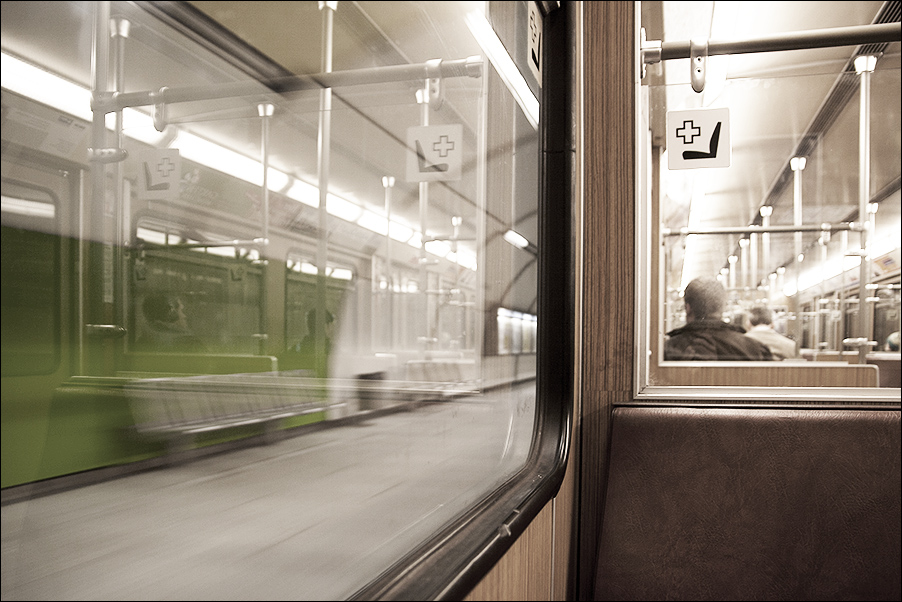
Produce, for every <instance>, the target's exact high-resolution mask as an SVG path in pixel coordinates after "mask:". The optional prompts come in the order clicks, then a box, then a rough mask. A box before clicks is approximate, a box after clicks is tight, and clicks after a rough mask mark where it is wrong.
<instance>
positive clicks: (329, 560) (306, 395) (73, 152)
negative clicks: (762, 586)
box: [2, 2, 540, 600]
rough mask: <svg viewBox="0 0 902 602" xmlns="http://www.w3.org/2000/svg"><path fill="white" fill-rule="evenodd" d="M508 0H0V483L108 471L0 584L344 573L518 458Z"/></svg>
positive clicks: (522, 388)
mask: <svg viewBox="0 0 902 602" xmlns="http://www.w3.org/2000/svg"><path fill="white" fill-rule="evenodd" d="M527 4H530V6H531V3H498V6H499V9H498V10H500V14H495V15H493V14H492V12H491V11H489V10H488V5H487V3H483V2H338V3H335V2H290V3H289V2H285V3H253V2H247V3H232V2H225V3H220V2H191V3H187V2H185V3H182V2H137V3H136V2H59V3H52V5H51V4H46V3H29V2H4V3H3V19H2V28H3V68H2V74H3V91H2V93H3V291H4V292H3V376H4V381H3V454H2V457H3V488H4V492H5V493H6V491H7V490H9V491H14V490H16V489H18V490H20V491H21V490H23V488H26V489H25V491H31V490H32V489H31V487H32V486H34V485H35V484H42V485H44V484H46V485H48V486H49V484H52V483H53V482H54V480H55V479H57V478H58V477H73V478H74V477H75V476H78V477H79V478H81V479H83V480H82V481H79V483H83V482H84V479H88V480H90V479H94V478H97V479H98V480H101V479H100V478H99V477H95V476H92V475H97V474H98V472H97V471H101V473H100V474H102V475H109V474H110V471H115V476H122V475H127V476H125V477H124V478H122V479H116V480H106V479H102V482H97V483H95V484H94V485H93V488H92V489H91V491H90V493H89V494H85V493H84V492H83V491H82V493H78V492H75V493H72V495H69V496H59V497H55V496H41V497H36V498H34V499H26V501H24V502H22V504H23V505H22V506H19V507H18V509H22V510H23V512H21V514H20V513H18V509H12V510H11V511H10V512H9V513H8V512H7V509H8V507H7V506H6V505H4V523H3V524H4V528H3V537H4V550H6V549H15V550H16V554H14V555H11V556H10V558H9V559H8V558H7V554H6V552H4V561H3V588H4V589H3V591H4V599H6V597H7V594H10V596H11V597H14V598H33V597H57V598H59V597H78V598H116V599H119V598H122V597H123V596H125V597H129V596H132V597H133V596H134V590H133V589H130V588H132V587H133V586H134V584H135V579H136V578H139V579H140V584H141V587H142V589H141V590H140V591H141V595H142V596H147V597H151V598H154V599H168V598H173V597H178V598H179V599H183V598H184V599H192V598H220V599H222V598H230V599H234V598H257V599H280V598H281V599H291V598H298V597H300V598H305V599H323V600H334V599H343V598H347V597H350V596H352V595H353V594H354V593H355V592H357V591H359V590H360V589H361V588H363V587H365V586H366V585H367V584H369V583H371V582H372V581H373V580H374V579H376V578H377V577H379V576H381V575H384V574H385V572H386V571H388V570H389V569H390V568H392V567H397V566H398V565H397V563H398V562H399V561H401V560H402V559H404V558H405V557H406V556H407V555H408V554H411V553H412V552H413V551H417V550H419V549H420V546H422V545H423V543H424V542H426V541H428V540H429V539H430V538H432V537H435V536H437V534H438V533H440V532H442V530H443V529H447V528H449V527H448V526H449V525H451V524H452V523H453V521H456V520H458V519H460V518H461V517H463V516H470V515H468V514H467V513H468V512H470V511H471V510H472V508H474V507H475V506H476V505H477V504H478V503H480V502H482V501H483V500H485V499H486V498H487V497H488V496H490V495H491V494H492V493H493V492H496V491H497V490H498V489H499V488H500V487H501V486H502V485H503V484H505V483H507V482H508V481H509V480H510V479H511V478H512V476H514V475H516V474H517V473H518V471H521V470H522V469H523V467H524V466H525V465H526V462H527V458H528V453H529V451H530V449H531V446H532V443H533V437H534V434H535V432H536V429H534V422H535V421H536V418H535V417H536V408H537V406H538V404H537V402H536V353H537V344H536V340H535V338H536V332H537V330H536V324H537V322H538V320H539V319H540V316H539V309H538V308H537V306H536V299H537V296H538V269H537V248H538V247H537V245H539V244H540V243H539V240H538V234H539V231H540V228H539V225H538V220H539V217H538V216H539V213H538V198H539V173H538V170H539V135H538V106H539V103H538V100H537V93H538V84H537V82H536V80H535V77H534V76H533V75H532V74H531V72H530V71H529V69H525V68H523V67H524V66H525V55H524V56H523V57H520V56H509V55H508V51H507V50H506V49H505V45H504V44H502V43H501V41H500V40H499V39H498V34H496V33H495V32H496V30H499V31H504V32H506V33H505V34H504V36H507V37H508V39H507V40H506V42H507V43H508V44H507V46H508V47H510V48H516V47H517V46H516V45H512V44H511V41H512V40H515V39H517V40H519V39H520V38H519V33H516V34H515V33H512V32H522V33H523V36H522V38H523V40H525V39H526V37H525V36H526V32H528V31H529V28H528V25H529V14H528V9H529V6H527ZM493 21H497V22H500V23H501V24H502V25H503V27H501V28H500V29H499V27H498V26H497V24H495V27H493ZM516 63H520V64H521V68H520V69H517V67H516V66H515V64H516ZM35 166H40V167H41V170H42V171H38V170H37V168H36V167H35ZM44 172H47V173H52V174H54V176H53V177H54V178H57V179H60V178H63V176H61V175H59V174H65V180H66V181H67V182H72V183H73V184H72V191H71V192H72V194H71V195H67V196H66V197H65V198H62V197H60V198H59V199H57V198H56V197H55V196H51V195H50V194H49V193H46V192H41V194H40V195H38V194H37V192H34V191H38V192H40V191H43V190H45V189H48V184H47V181H45V180H47V179H48V178H46V177H45V176H43V175H40V174H43V173H44ZM34 174H38V175H34ZM510 233H515V234H516V235H517V237H516V238H515V239H513V240H514V242H510V241H511V238H510V236H509V234H510ZM8 293H9V294H8ZM31 297H34V298H33V299H32V298H31ZM61 308H62V309H61ZM502 314H503V315H504V316H505V320H503V321H502V320H500V319H499V316H501V315H502ZM26 322H27V323H26ZM7 343H9V345H7ZM8 347H9V348H8ZM7 377H9V380H8V379H7ZM13 378H15V379H16V380H12V379H13ZM250 443H254V444H258V443H259V444H261V445H250ZM264 443H266V444H268V445H262V444H264ZM214 452H216V453H214ZM220 452H221V453H220ZM226 452H227V453H226ZM145 468H156V469H158V470H155V471H152V472H150V473H148V472H141V473H139V474H132V473H135V472H136V471H137V469H145ZM104 471H106V472H104ZM67 483H69V481H67ZM26 497H27V494H26ZM8 516H9V517H12V518H11V519H10V521H11V522H8V521H7V517H8ZM21 516H27V517H28V518H29V520H23V521H18V522H16V521H15V520H13V519H14V518H15V517H21ZM47 525H53V527H52V528H49V527H47ZM107 534H109V537H108V536H107ZM61 540H65V541H68V542H70V543H71V544H72V546H73V549H77V550H78V551H79V554H78V558H75V557H72V558H71V562H69V561H66V562H64V563H62V564H59V565H57V564H53V562H54V558H56V555H57V553H58V552H59V550H58V548H57V547H56V545H57V544H58V542H59V541H61ZM124 542H127V544H128V546H129V547H130V549H132V550H134V551H135V553H134V555H131V554H128V555H120V554H119V550H120V547H121V546H122V545H123V543H124ZM186 542H187V543H186ZM7 544H9V545H7ZM223 567H227V568H226V569H224V568H223ZM447 570H448V571H452V570H456V569H455V568H454V567H450V568H448V569H447ZM211 571H215V575H216V577H215V579H206V578H201V579H197V578H196V577H197V575H209V574H213V573H211ZM448 579H449V580H450V579H451V577H450V576H449V577H448ZM36 588H39V589H36ZM39 590H40V591H39Z"/></svg>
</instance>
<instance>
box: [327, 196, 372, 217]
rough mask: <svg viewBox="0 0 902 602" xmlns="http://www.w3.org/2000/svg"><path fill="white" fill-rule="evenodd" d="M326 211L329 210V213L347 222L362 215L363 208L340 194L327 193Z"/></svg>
mask: <svg viewBox="0 0 902 602" xmlns="http://www.w3.org/2000/svg"><path fill="white" fill-rule="evenodd" d="M326 211H328V212H329V215H334V216H335V217H337V218H340V219H343V220H345V221H346V222H354V221H357V218H358V217H360V214H361V213H362V212H363V209H362V208H361V207H360V205H356V204H355V203H352V202H351V201H347V200H345V199H343V198H341V197H340V196H336V195H334V194H328V195H326Z"/></svg>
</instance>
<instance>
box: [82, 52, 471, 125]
mask: <svg viewBox="0 0 902 602" xmlns="http://www.w3.org/2000/svg"><path fill="white" fill-rule="evenodd" d="M482 72H483V61H482V57H480V56H471V57H468V58H464V59H452V60H441V61H427V62H425V63H420V64H412V65H388V66H385V67H375V68H368V69H350V70H347V71H332V72H329V73H317V74H313V75H295V76H286V77H279V78H274V79H269V80H253V81H243V82H234V83H227V84H221V85H212V86H191V87H183V88H161V89H160V90H157V91H152V90H146V91H142V92H126V93H109V92H107V93H104V92H101V93H98V94H95V97H94V99H93V100H92V102H91V109H92V110H93V111H94V112H95V113H111V112H113V111H119V110H122V109H125V108H130V107H141V106H147V105H162V104H173V103H180V102H193V101H198V100H216V99H222V98H235V97H240V96H250V97H258V96H259V97H272V96H275V95H279V94H285V93H287V92H298V91H302V90H321V89H323V88H339V87H343V86H360V85H366V84H380V83H390V82H399V81H417V80H425V79H429V78H440V77H441V78H446V77H472V78H478V77H482ZM270 88H273V89H278V92H274V91H273V90H272V89H270Z"/></svg>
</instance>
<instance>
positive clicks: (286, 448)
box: [2, 386, 534, 601]
mask: <svg viewBox="0 0 902 602" xmlns="http://www.w3.org/2000/svg"><path fill="white" fill-rule="evenodd" d="M533 390H534V389H533V387H531V386H524V387H523V388H522V389H517V390H514V391H510V390H508V391H506V392H503V393H501V392H499V393H492V394H487V395H485V396H482V397H480V398H478V399H462V400H454V401H445V402H438V403H427V404H421V405H418V406H416V407H415V408H414V409H410V410H408V411H403V412H397V413H392V414H383V415H374V416H372V417H370V418H368V419H365V420H361V421H359V422H356V423H349V424H346V425H345V426H341V427H335V428H325V429H319V430H311V431H309V432H306V433H304V434H303V435H299V436H294V437H285V438H282V439H280V440H277V441H275V442H273V443H270V444H267V445H257V446H250V447H245V448H242V449H239V450H234V451H230V452H228V453H222V454H216V455H208V456H205V457H198V458H196V459H194V460H192V461H189V462H183V463H180V464H176V465H174V466H170V467H165V468H157V469H153V470H148V471H144V472H140V473H137V474H132V475H127V476H123V477H121V478H117V479H113V480H108V481H104V482H100V483H95V484H92V485H88V486H84V487H79V488H75V489H71V490H67V491H62V492H57V493H53V494H49V495H43V496H40V497H34V498H32V499H27V500H23V501H19V502H15V503H10V504H6V505H4V506H3V507H2V531H3V533H2V540H3V548H2V560H3V562H2V598H3V600H4V601H6V600H86V599H91V600H191V599H217V600H225V599H242V600H251V599H258V600H275V599H292V600H299V599H307V600H329V599H344V598H347V597H348V596H350V595H352V594H353V593H354V592H355V591H357V590H358V589H359V588H360V587H362V586H364V585H366V583H368V582H369V581H370V580H371V579H372V578H374V577H375V576H376V575H377V574H378V573H379V572H381V571H382V570H384V569H385V568H387V567H389V566H390V565H391V564H392V563H393V562H394V561H395V560H397V559H398V557H399V555H400V554H401V553H402V552H404V551H405V550H408V549H410V548H411V547H412V546H413V544H414V543H415V542H417V541H421V540H423V539H424V538H425V537H426V536H427V535H429V534H430V533H433V532H435V530H437V529H438V528H439V527H440V526H442V525H443V524H445V523H446V522H447V521H448V520H450V519H452V518H453V517H454V516H456V515H457V514H458V513H459V512H460V511H461V510H462V509H463V508H465V507H466V506H467V505H468V504H469V503H470V502H471V501H472V500H474V499H477V498H478V497H481V496H482V495H484V494H485V492H486V491H488V490H489V489H490V488H491V487H493V486H494V485H496V484H498V483H499V482H500V479H501V477H502V476H504V475H509V474H511V473H512V472H513V471H515V470H516V468H517V467H519V466H520V465H521V464H522V462H523V460H524V459H525V457H526V454H527V452H528V447H529V443H530V439H531V431H532V418H533V411H531V404H532V391H533Z"/></svg>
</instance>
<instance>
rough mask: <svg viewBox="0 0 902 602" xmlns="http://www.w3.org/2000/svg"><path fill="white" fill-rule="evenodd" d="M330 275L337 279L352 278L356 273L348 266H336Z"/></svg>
mask: <svg viewBox="0 0 902 602" xmlns="http://www.w3.org/2000/svg"><path fill="white" fill-rule="evenodd" d="M329 275H330V276H331V277H332V278H335V279H336V280H351V278H352V277H353V275H354V274H353V272H351V270H348V269H346V268H335V269H333V270H332V273H331V274H329Z"/></svg>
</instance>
